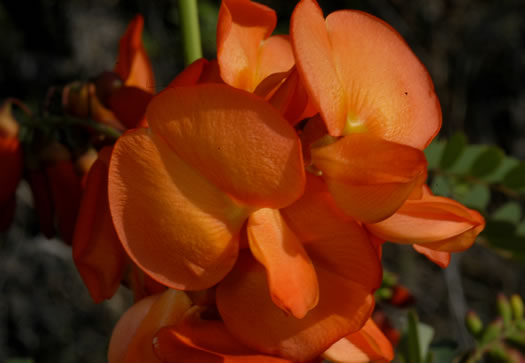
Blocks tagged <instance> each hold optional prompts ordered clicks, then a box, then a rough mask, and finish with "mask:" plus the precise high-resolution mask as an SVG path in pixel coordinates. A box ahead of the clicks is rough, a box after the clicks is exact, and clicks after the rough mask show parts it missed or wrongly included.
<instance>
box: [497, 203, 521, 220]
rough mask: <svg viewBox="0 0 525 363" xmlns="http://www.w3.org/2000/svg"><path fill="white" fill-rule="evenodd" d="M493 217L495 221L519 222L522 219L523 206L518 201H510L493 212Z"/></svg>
mask: <svg viewBox="0 0 525 363" xmlns="http://www.w3.org/2000/svg"><path fill="white" fill-rule="evenodd" d="M491 218H492V219H493V220H495V221H504V222H510V223H513V224H518V223H519V221H520V219H521V207H520V204H519V203H518V202H514V201H512V202H508V203H506V204H504V205H502V206H501V207H499V208H498V209H496V211H495V212H494V213H492V216H491Z"/></svg>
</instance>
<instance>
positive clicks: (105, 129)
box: [18, 115, 122, 139]
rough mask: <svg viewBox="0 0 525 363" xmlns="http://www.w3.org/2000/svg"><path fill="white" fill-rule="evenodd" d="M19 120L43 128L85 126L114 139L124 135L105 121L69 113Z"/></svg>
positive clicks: (29, 126) (33, 126) (27, 124)
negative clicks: (77, 116) (49, 126)
mask: <svg viewBox="0 0 525 363" xmlns="http://www.w3.org/2000/svg"><path fill="white" fill-rule="evenodd" d="M18 122H19V123H20V124H21V125H22V126H25V127H28V128H43V127H46V126H48V125H51V126H53V127H56V126H70V125H77V126H83V127H87V128H90V129H92V130H94V131H96V132H98V133H100V134H102V135H105V136H108V137H110V138H112V139H118V138H119V137H120V136H121V135H122V132H121V131H120V130H117V129H115V128H113V127H111V126H109V125H105V124H103V123H100V122H97V121H95V120H91V119H81V118H76V117H72V116H68V115H61V116H44V117H42V118H29V117H27V118H25V117H21V118H19V119H18Z"/></svg>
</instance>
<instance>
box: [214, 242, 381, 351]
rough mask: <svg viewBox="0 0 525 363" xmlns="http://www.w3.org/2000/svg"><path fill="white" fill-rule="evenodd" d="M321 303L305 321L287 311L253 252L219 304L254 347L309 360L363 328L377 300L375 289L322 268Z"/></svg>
mask: <svg viewBox="0 0 525 363" xmlns="http://www.w3.org/2000/svg"><path fill="white" fill-rule="evenodd" d="M316 270H317V275H318V279H319V288H320V291H319V296H320V300H319V303H318V305H317V306H316V307H315V308H314V309H312V310H310V312H309V313H308V314H307V315H306V316H305V317H304V318H302V319H297V318H295V317H293V316H291V315H286V314H283V312H282V310H281V309H279V308H278V307H277V306H275V304H274V303H273V301H272V299H271V297H270V292H269V290H268V281H267V279H266V273H265V270H264V267H263V266H262V265H260V264H259V263H257V262H256V261H255V260H254V259H253V257H251V256H250V254H249V252H248V251H244V252H241V255H240V256H239V260H238V262H237V264H236V266H235V268H234V270H233V271H232V272H231V273H230V274H229V275H228V276H227V277H226V278H225V279H224V280H223V281H222V282H221V283H220V284H219V286H218V287H217V307H218V309H219V312H220V314H221V317H222V318H223V321H224V323H225V325H226V328H227V329H228V331H230V333H232V335H233V336H234V337H235V338H237V339H238V340H239V341H241V342H242V343H243V344H245V345H247V346H248V347H251V348H252V349H255V350H258V351H261V352H264V353H267V354H273V355H278V356H281V357H284V358H287V359H290V360H293V361H304V360H308V359H313V358H314V357H316V356H318V355H319V354H321V353H322V352H323V351H325V350H326V349H327V348H328V347H329V346H330V345H332V344H333V343H335V342H336V341H337V340H339V339H341V338H342V337H344V336H346V335H348V334H350V333H352V332H354V331H357V330H359V329H360V328H361V326H362V325H363V324H364V323H365V321H366V319H368V318H369V316H370V314H371V312H372V309H373V306H374V300H373V297H372V295H370V293H369V291H367V290H365V289H363V288H362V287H361V286H360V285H357V284H355V283H353V282H351V281H348V280H346V279H344V278H342V277H340V276H338V275H336V274H333V273H331V272H329V271H327V270H326V269H325V268H324V267H319V268H317V266H316Z"/></svg>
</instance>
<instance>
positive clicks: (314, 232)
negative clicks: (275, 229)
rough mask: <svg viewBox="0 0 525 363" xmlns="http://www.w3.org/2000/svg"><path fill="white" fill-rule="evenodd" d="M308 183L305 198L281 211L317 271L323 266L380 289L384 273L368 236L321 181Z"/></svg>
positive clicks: (317, 179) (361, 283)
mask: <svg viewBox="0 0 525 363" xmlns="http://www.w3.org/2000/svg"><path fill="white" fill-rule="evenodd" d="M307 180H308V182H307V186H306V191H305V193H304V195H303V197H302V198H301V199H299V200H298V201H297V202H295V203H294V204H292V205H291V206H289V207H287V208H284V209H283V210H282V211H281V213H282V215H283V218H284V219H285V220H286V222H287V224H288V225H289V226H290V228H291V229H292V231H293V232H294V233H295V234H296V235H297V236H299V238H300V239H301V241H302V242H304V243H305V249H306V251H307V252H308V255H309V256H310V258H311V259H312V261H313V262H314V264H315V266H316V268H317V267H318V266H323V267H324V268H326V269H327V270H329V271H331V272H333V273H336V274H338V275H340V276H342V277H344V278H346V279H349V280H351V281H353V282H355V283H357V284H360V285H361V286H363V287H365V288H368V289H369V290H372V289H376V288H378V287H379V286H380V284H381V280H382V269H381V264H380V260H379V258H378V256H377V252H376V249H375V248H374V246H373V244H372V243H371V241H370V239H369V237H368V234H367V233H366V231H365V230H364V229H363V228H362V227H361V226H360V225H359V224H357V223H356V222H355V221H353V220H352V219H351V218H349V217H347V216H345V215H344V214H343V213H342V212H341V211H340V210H339V208H337V206H336V205H335V202H334V201H333V198H332V197H331V196H330V193H329V192H328V191H327V190H326V186H325V185H324V183H323V181H322V180H321V179H320V178H318V177H315V176H308V179H307Z"/></svg>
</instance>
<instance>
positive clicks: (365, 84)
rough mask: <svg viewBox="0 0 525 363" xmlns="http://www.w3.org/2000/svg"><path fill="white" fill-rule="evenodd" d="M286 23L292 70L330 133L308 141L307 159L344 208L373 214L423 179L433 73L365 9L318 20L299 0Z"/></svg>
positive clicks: (373, 217)
mask: <svg viewBox="0 0 525 363" xmlns="http://www.w3.org/2000/svg"><path fill="white" fill-rule="evenodd" d="M290 29H291V30H290V33H291V39H292V45H293V49H294V54H295V58H296V65H297V70H298V71H299V74H300V76H301V79H302V80H303V82H304V84H305V87H306V89H307V91H308V93H309V95H310V97H311V98H312V100H313V102H314V103H315V105H316V106H317V108H318V110H319V112H320V114H321V116H322V120H323V122H324V124H325V125H326V131H325V134H326V133H328V134H329V135H331V136H332V138H330V137H328V136H325V137H324V138H322V139H321V140H320V141H318V142H317V143H313V144H312V145H311V156H312V163H313V165H314V166H315V167H316V168H317V169H318V170H320V171H321V172H322V174H323V178H324V179H325V181H326V182H327V185H328V188H329V189H330V191H331V192H332V194H333V195H334V197H335V199H336V201H337V203H338V205H339V206H340V207H341V208H342V209H343V210H344V211H345V212H346V213H348V214H349V215H350V216H352V217H354V218H356V219H358V220H361V221H365V222H376V221H380V220H382V219H384V218H386V217H388V216H389V215H391V214H392V213H394V212H395V211H396V210H397V209H398V208H399V207H400V206H401V205H402V204H403V202H404V201H405V200H406V199H407V197H408V196H409V195H410V193H411V192H412V190H413V189H414V188H416V189H417V188H419V186H420V185H422V183H423V182H424V180H425V179H426V161H425V157H424V155H423V153H422V151H421V150H422V149H423V148H424V147H425V146H427V145H428V144H429V143H430V141H431V139H432V138H433V137H434V136H435V135H436V133H437V132H438V130H439V128H440V126H441V110H440V107H439V102H438V99H437V97H436V95H435V93H434V88H433V85H432V81H431V80H430V77H429V76H428V73H427V72H426V70H425V68H424V67H423V65H422V64H421V63H420V62H419V60H418V59H417V57H416V56H415V55H414V54H413V53H412V51H411V50H410V48H409V47H408V46H407V44H406V43H405V42H404V41H403V39H402V38H401V36H400V35H399V34H398V33H397V32H396V31H395V30H394V29H392V28H391V27H390V26H389V25H387V24H386V23H384V22H383V21H381V20H379V19H377V18H375V17H373V16H371V15H369V14H366V13H362V12H359V11H350V10H343V11H336V12H334V13H332V14H330V15H329V16H328V17H327V18H326V20H325V19H324V17H323V13H322V11H321V9H320V8H319V6H318V5H317V3H316V2H315V1H314V0H303V1H301V2H300V3H299V4H298V5H297V7H296V8H295V10H294V13H293V15H292V19H291V25H290ZM319 137H322V135H319ZM313 141H315V140H313Z"/></svg>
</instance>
